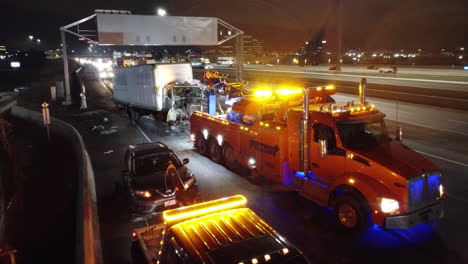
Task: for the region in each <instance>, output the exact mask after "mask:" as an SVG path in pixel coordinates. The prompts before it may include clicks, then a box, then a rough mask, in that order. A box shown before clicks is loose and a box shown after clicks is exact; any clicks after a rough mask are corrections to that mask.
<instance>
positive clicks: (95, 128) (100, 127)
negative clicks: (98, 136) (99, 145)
mask: <svg viewBox="0 0 468 264" xmlns="http://www.w3.org/2000/svg"><path fill="white" fill-rule="evenodd" d="M94 130H97V131H102V130H104V126H103V125H94V126H93V128H91V131H94Z"/></svg>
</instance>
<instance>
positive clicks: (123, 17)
mask: <svg viewBox="0 0 468 264" xmlns="http://www.w3.org/2000/svg"><path fill="white" fill-rule="evenodd" d="M88 21H95V24H93V29H83V28H81V29H80V25H83V24H84V23H86V22H88ZM222 28H224V29H226V30H228V31H230V33H231V34H230V35H229V34H228V35H225V34H224V35H223V36H222V38H221V39H219V36H220V34H218V32H219V30H221V29H222ZM65 33H69V34H71V35H74V36H77V37H79V39H80V40H85V41H87V42H88V43H92V44H97V45H140V46H188V45H190V46H215V45H221V44H222V43H224V42H226V41H229V40H231V39H234V38H235V39H236V57H237V69H236V79H237V81H241V80H242V79H243V78H242V73H243V65H244V62H243V53H244V52H243V50H244V44H243V34H244V32H243V31H242V30H240V29H238V28H236V27H234V26H233V25H231V24H228V23H227V22H225V21H223V20H222V19H219V18H215V17H182V16H148V15H132V14H131V12H130V11H127V10H96V11H95V14H93V15H91V16H89V17H86V18H83V19H81V20H78V21H76V22H74V23H71V24H69V25H66V26H63V27H61V28H60V34H61V39H62V49H63V53H62V57H63V64H64V73H65V78H64V81H65V89H66V99H65V102H64V104H71V96H70V80H69V70H68V52H67V44H66V37H65Z"/></svg>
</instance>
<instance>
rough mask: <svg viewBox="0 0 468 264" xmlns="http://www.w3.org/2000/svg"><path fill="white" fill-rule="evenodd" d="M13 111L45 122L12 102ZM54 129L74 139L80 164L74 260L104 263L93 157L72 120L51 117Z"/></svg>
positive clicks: (27, 118)
mask: <svg viewBox="0 0 468 264" xmlns="http://www.w3.org/2000/svg"><path fill="white" fill-rule="evenodd" d="M11 114H12V115H13V116H14V117H16V118H20V119H23V120H26V121H28V122H31V123H34V124H37V125H43V123H42V115H41V113H39V112H35V111H31V110H28V109H26V108H23V107H19V106H13V108H12V110H11ZM51 133H52V135H54V134H57V135H60V136H62V137H64V138H66V139H68V140H69V141H70V142H71V143H72V148H73V150H74V152H75V157H74V158H75V159H76V162H77V167H78V170H79V171H78V179H77V197H76V198H77V199H76V201H77V204H76V217H77V221H76V222H77V226H76V249H75V263H77V264H81V263H84V264H101V263H102V248H101V240H100V231H99V219H98V214H97V204H96V203H97V199H96V188H95V184H94V173H93V168H92V165H91V161H90V158H89V155H88V152H87V150H86V147H85V145H84V142H83V139H82V138H81V136H80V134H79V132H78V131H77V130H76V129H75V128H74V127H73V126H71V125H70V124H68V123H66V122H64V121H61V120H59V119H56V118H51Z"/></svg>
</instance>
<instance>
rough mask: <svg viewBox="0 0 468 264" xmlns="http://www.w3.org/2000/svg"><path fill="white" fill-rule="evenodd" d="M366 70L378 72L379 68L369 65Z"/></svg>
mask: <svg viewBox="0 0 468 264" xmlns="http://www.w3.org/2000/svg"><path fill="white" fill-rule="evenodd" d="M367 69H369V70H378V69H380V68H379V67H377V66H375V65H370V66H367Z"/></svg>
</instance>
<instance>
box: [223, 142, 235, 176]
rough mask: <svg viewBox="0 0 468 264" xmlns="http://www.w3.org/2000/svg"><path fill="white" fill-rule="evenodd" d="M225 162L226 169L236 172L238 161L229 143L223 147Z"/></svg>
mask: <svg viewBox="0 0 468 264" xmlns="http://www.w3.org/2000/svg"><path fill="white" fill-rule="evenodd" d="M222 154H223V160H224V163H225V164H226V167H227V168H228V169H230V170H234V169H235V168H236V165H237V160H236V152H235V151H234V149H233V148H232V146H231V145H229V144H228V143H225V144H224V146H223V151H222Z"/></svg>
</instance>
